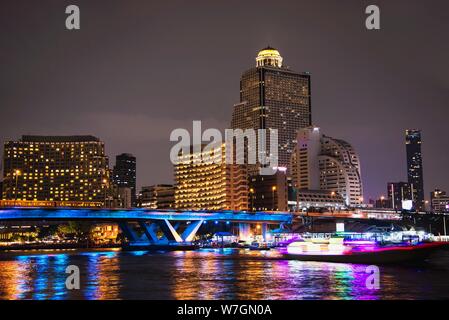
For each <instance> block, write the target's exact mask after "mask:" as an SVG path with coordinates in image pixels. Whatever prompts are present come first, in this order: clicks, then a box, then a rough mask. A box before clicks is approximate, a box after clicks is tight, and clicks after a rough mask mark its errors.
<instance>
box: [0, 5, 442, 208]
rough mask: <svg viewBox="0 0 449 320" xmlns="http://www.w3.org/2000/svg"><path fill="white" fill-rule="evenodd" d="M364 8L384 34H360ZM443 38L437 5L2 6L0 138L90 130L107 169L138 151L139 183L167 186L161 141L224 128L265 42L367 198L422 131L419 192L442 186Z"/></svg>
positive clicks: (397, 173) (400, 175)
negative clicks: (347, 158)
mask: <svg viewBox="0 0 449 320" xmlns="http://www.w3.org/2000/svg"><path fill="white" fill-rule="evenodd" d="M69 4H77V5H79V7H80V10H81V30H79V31H68V30H66V29H65V18H66V15H65V7H66V6H67V5H69ZM368 4H377V5H379V6H380V8H381V30H380V31H367V30H366V29H365V17H366V15H365V14H364V9H365V7H366V6H367V5H368ZM448 33H449V2H448V1H447V0H440V1H437V0H432V1H422V0H415V1H412V0H389V1H379V0H375V1H360V0H345V1H341V0H332V1H331V0H329V1H299V0H295V1H293V0H292V1H282V0H279V1H264V0H258V1H252V0H245V1H242V0H238V1H236V0H220V1H210V0H204V1H199V0H190V1H173V0H164V1H162V0H159V1H143V0H142V1H136V0H134V1H130V0H127V1H125V0H121V1H112V0H108V1H100V0H95V1H94V0H89V1H80V0H72V1H70V2H68V1H58V0H52V1H48V0H39V1H34V0H28V1H25V0H2V1H1V2H0V66H1V67H0V141H2V142H3V141H6V140H9V139H18V138H19V137H20V136H21V135H22V134H47V135H69V134H93V135H96V136H98V137H100V138H101V139H102V140H103V141H105V143H106V148H107V153H108V154H109V156H110V157H111V164H113V163H114V160H113V159H114V156H115V155H116V154H117V153H121V152H130V153H133V154H135V155H136V156H137V159H138V185H139V186H141V185H149V184H155V183H170V182H172V180H173V179H172V168H171V164H170V161H169V150H170V148H171V146H172V143H170V141H169V135H170V132H171V131H172V130H173V129H175V128H191V125H192V120H203V124H204V126H207V127H214V128H215V127H216V128H221V129H224V128H226V127H228V126H229V122H230V117H231V112H232V105H233V104H234V103H236V102H238V99H239V78H240V75H241V73H242V72H243V71H244V70H246V69H248V68H250V67H252V66H253V65H254V64H255V60H254V58H255V56H256V54H257V51H258V50H259V49H261V48H262V47H264V46H266V45H267V44H270V45H271V46H274V47H276V48H278V49H279V51H280V52H281V54H282V55H283V57H284V62H285V64H286V65H288V66H290V67H291V68H292V69H294V70H297V71H309V72H311V74H312V109H313V111H312V112H313V122H314V124H315V125H317V126H320V127H321V128H322V130H323V131H324V133H325V134H327V135H330V136H333V137H336V138H342V139H345V140H347V141H349V142H350V143H352V144H353V145H354V147H355V148H356V150H358V152H359V154H360V156H361V161H362V175H363V182H364V188H365V198H366V199H367V198H368V197H376V196H379V195H381V194H385V193H386V190H385V189H386V183H387V182H388V181H395V180H404V179H406V166H405V160H406V159H405V146H404V130H405V129H406V128H419V129H422V130H423V159H424V160H423V161H424V180H425V190H426V196H428V193H429V192H430V191H431V189H433V188H435V187H440V188H444V189H447V190H448V191H449V173H448V164H449V144H448V136H449V130H448V119H449V76H448V75H449V62H448V59H449V41H448V40H449V37H448Z"/></svg>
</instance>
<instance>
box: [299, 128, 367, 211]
mask: <svg viewBox="0 0 449 320" xmlns="http://www.w3.org/2000/svg"><path fill="white" fill-rule="evenodd" d="M297 141H298V144H297V146H296V148H295V150H294V153H293V156H292V160H291V170H292V177H293V181H294V186H295V187H296V188H298V189H307V190H328V191H331V192H335V193H336V194H338V195H340V196H341V197H343V199H344V201H345V203H346V205H347V206H357V205H361V204H362V203H363V187H362V178H361V174H360V159H359V156H358V155H357V153H356V152H355V150H354V148H353V147H352V146H351V145H350V144H349V143H347V142H346V141H343V140H340V139H334V138H331V137H328V136H325V135H323V134H321V133H320V129H319V128H316V127H315V128H305V129H301V130H300V131H299V132H298V138H297Z"/></svg>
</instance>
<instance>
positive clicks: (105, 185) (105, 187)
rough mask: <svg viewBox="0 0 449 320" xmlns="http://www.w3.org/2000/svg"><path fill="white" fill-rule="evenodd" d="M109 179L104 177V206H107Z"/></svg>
mask: <svg viewBox="0 0 449 320" xmlns="http://www.w3.org/2000/svg"><path fill="white" fill-rule="evenodd" d="M107 183H108V180H107V179H103V184H104V206H105V207H106V193H107V189H108V188H107V187H108V185H107Z"/></svg>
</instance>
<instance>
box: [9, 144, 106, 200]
mask: <svg viewBox="0 0 449 320" xmlns="http://www.w3.org/2000/svg"><path fill="white" fill-rule="evenodd" d="M3 163H4V170H3V178H4V186H3V199H5V200H31V201H59V202H98V203H104V201H105V193H106V191H107V189H108V188H109V166H108V158H107V157H106V155H105V147H104V143H103V142H101V141H100V140H99V139H98V138H96V137H93V136H22V139H20V140H18V141H8V142H6V143H5V146H4V154H3Z"/></svg>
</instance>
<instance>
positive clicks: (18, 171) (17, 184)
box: [14, 169, 22, 206]
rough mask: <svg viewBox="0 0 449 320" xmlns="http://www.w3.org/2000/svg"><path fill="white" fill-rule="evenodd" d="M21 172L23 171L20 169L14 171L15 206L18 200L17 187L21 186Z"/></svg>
mask: <svg viewBox="0 0 449 320" xmlns="http://www.w3.org/2000/svg"><path fill="white" fill-rule="evenodd" d="M21 174H22V172H21V171H20V170H19V169H17V170H16V171H14V175H15V176H16V188H15V189H14V206H15V205H16V202H17V188H18V186H19V176H20V175H21Z"/></svg>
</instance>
